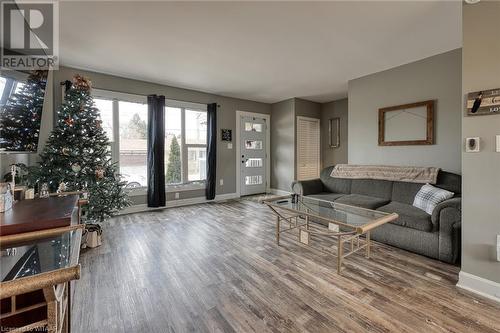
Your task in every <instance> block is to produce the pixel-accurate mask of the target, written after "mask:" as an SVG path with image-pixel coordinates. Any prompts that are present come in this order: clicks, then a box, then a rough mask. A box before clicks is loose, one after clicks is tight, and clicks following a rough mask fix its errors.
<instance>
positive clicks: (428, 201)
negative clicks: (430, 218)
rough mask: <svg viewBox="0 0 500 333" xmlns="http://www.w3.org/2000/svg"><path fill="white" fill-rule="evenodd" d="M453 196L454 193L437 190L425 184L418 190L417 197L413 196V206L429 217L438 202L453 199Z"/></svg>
mask: <svg viewBox="0 0 500 333" xmlns="http://www.w3.org/2000/svg"><path fill="white" fill-rule="evenodd" d="M453 195H455V193H453V192H450V191H446V190H443V189H442V188H437V187H435V186H432V185H430V184H425V185H424V186H422V187H421V188H420V190H419V191H418V193H417V195H415V200H413V206H415V207H417V208H420V209H422V210H423V211H425V212H426V213H427V214H429V215H431V214H432V211H433V210H434V208H436V206H437V205H438V204H439V203H440V202H443V201H445V200H447V199H450V198H453Z"/></svg>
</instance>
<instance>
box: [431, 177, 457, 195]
mask: <svg viewBox="0 0 500 333" xmlns="http://www.w3.org/2000/svg"><path fill="white" fill-rule="evenodd" d="M435 186H436V187H439V188H442V189H445V190H447V191H450V192H453V193H455V196H460V193H461V192H462V176H460V175H457V174H456V173H451V172H446V171H439V173H438V178H437V182H436V185H435Z"/></svg>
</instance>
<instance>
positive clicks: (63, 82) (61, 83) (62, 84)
mask: <svg viewBox="0 0 500 333" xmlns="http://www.w3.org/2000/svg"><path fill="white" fill-rule="evenodd" d="M68 82H70V83H71V81H69V80H64V81H61V82H60V85H61V86H66V87H67V85H68ZM92 88H95V89H98V90H105V91H110V92H114V93H118V94H129V95H137V96H143V97H148V96H149V95H155V94H149V95H144V94H137V93H131V92H126V91H119V90H112V89H103V88H98V87H92ZM177 89H182V88H177ZM165 98H166V96H165ZM167 99H172V100H174V101H177V102H183V103H196V104H208V103H200V102H193V101H184V100H181V99H173V98H167ZM217 107H218V108H220V105H219V103H217Z"/></svg>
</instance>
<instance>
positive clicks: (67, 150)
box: [62, 147, 69, 156]
mask: <svg viewBox="0 0 500 333" xmlns="http://www.w3.org/2000/svg"><path fill="white" fill-rule="evenodd" d="M62 154H63V155H64V156H69V148H68V147H64V148H63V149H62Z"/></svg>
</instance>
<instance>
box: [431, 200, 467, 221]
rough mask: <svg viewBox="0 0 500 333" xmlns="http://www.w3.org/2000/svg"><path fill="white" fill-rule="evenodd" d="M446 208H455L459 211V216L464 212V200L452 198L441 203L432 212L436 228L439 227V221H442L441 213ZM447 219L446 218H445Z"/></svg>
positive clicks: (432, 219)
mask: <svg viewBox="0 0 500 333" xmlns="http://www.w3.org/2000/svg"><path fill="white" fill-rule="evenodd" d="M446 208H453V209H456V210H457V211H458V213H459V214H461V212H462V198H451V199H448V200H445V201H443V202H441V203H440V204H439V205H437V206H436V208H434V210H433V211H432V216H431V221H432V224H434V226H439V220H440V219H441V213H442V212H443V211H444V210H445V209H446ZM443 217H445V218H446V216H443Z"/></svg>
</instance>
